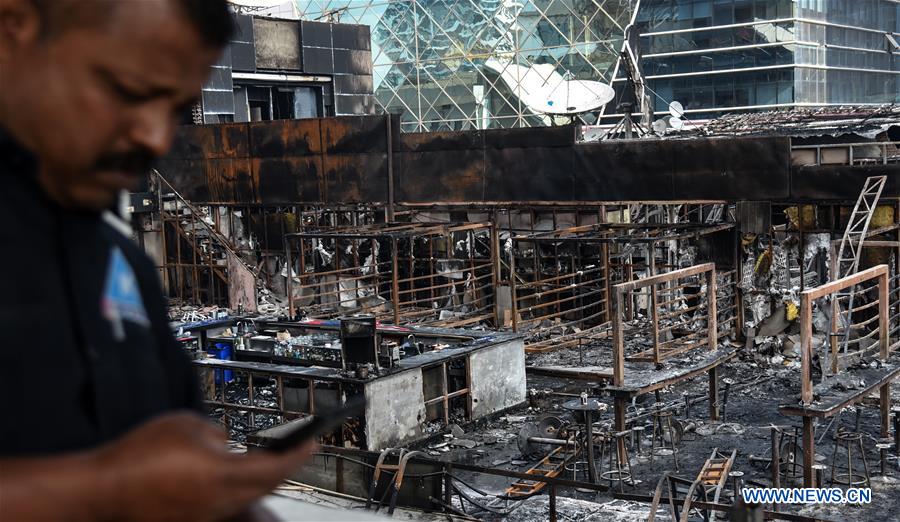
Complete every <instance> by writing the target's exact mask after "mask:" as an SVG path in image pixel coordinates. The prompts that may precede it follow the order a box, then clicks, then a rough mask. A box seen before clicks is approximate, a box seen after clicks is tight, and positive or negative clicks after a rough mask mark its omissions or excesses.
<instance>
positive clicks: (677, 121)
mask: <svg viewBox="0 0 900 522" xmlns="http://www.w3.org/2000/svg"><path fill="white" fill-rule="evenodd" d="M669 126H670V127H672V128H673V129H675V130H681V129H683V128H684V120H682V119H681V118H676V117H675V116H672V117H671V118H669Z"/></svg>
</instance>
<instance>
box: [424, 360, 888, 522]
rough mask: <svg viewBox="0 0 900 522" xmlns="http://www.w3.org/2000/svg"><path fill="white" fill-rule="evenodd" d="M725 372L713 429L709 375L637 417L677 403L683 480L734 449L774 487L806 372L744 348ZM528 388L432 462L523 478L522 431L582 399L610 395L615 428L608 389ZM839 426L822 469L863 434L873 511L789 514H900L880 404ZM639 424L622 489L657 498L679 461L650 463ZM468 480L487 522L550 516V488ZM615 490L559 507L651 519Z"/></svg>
mask: <svg viewBox="0 0 900 522" xmlns="http://www.w3.org/2000/svg"><path fill="white" fill-rule="evenodd" d="M604 351H608V347H607V346H605V345H603V344H598V345H593V346H591V347H590V348H589V349H588V350H586V352H587V353H586V354H584V355H582V354H579V353H577V350H574V349H568V350H560V351H558V352H553V353H549V354H538V355H536V356H534V357H532V359H531V360H532V362H534V361H541V363H542V364H545V363H549V362H553V363H556V364H566V363H567V362H568V363H572V362H575V363H577V362H578V361H579V360H580V358H582V357H585V356H588V357H590V358H591V359H590V360H591V361H593V362H600V363H602V362H603V360H604V359H603V357H602V356H600V355H597V352H604ZM588 354H593V355H588ZM720 374H721V377H722V381H723V382H728V383H729V384H730V388H731V393H730V395H729V397H728V400H727V402H725V403H723V404H720V407H721V410H722V412H721V413H722V418H721V420H720V421H716V422H713V421H710V420H709V419H708V418H706V406H707V403H706V402H705V399H706V394H707V390H706V380H705V379H703V378H700V379H695V380H693V381H688V382H684V383H680V384H678V385H675V386H672V387H669V388H666V389H664V390H662V391H661V393H660V395H659V397H658V398H656V397H654V396H653V395H652V394H650V395H643V396H640V397H639V398H638V399H637V401H635V404H633V405H632V406H630V407H629V416H632V415H634V416H638V417H639V416H641V415H647V413H648V412H650V411H652V410H653V409H655V407H656V400H659V401H660V403H661V404H662V405H664V407H668V406H670V405H677V406H678V407H677V408H676V411H677V413H676V418H677V419H678V421H679V423H680V424H681V426H682V428H683V434H682V436H681V443H680V446H679V451H678V467H679V472H677V473H676V475H677V476H680V477H684V478H686V479H688V480H694V478H695V477H696V476H697V474H698V472H699V471H700V468H701V467H702V466H703V463H704V461H705V460H706V459H707V458H708V457H709V456H710V453H711V452H712V451H713V449H714V448H718V449H719V450H728V451H731V450H732V449H735V450H737V457H736V461H735V463H734V468H733V469H735V470H738V471H741V472H743V473H744V474H745V475H744V477H743V483H744V484H745V485H746V484H758V485H766V484H769V483H770V482H771V480H770V478H771V470H770V469H769V467H768V464H767V463H766V462H762V461H768V460H769V459H770V452H771V429H772V426H782V427H787V426H799V418H796V417H787V416H783V415H781V414H779V413H778V406H779V405H780V404H781V403H783V402H784V401H785V398H788V397H792V396H795V395H797V394H798V392H799V382H800V381H799V369H798V368H797V367H796V365H794V364H791V363H790V362H787V361H786V360H778V359H777V358H774V357H772V356H766V355H763V354H759V353H749V352H746V351H741V352H739V355H738V356H737V357H736V358H734V359H732V360H731V361H729V362H727V363H725V364H723V365H722V366H721V367H720ZM528 384H529V388H530V390H529V401H528V405H527V406H523V407H521V408H517V409H515V410H512V411H508V412H505V413H504V414H502V415H499V416H497V417H495V418H493V419H491V420H490V421H489V422H484V423H478V424H477V425H475V426H466V427H460V426H456V425H454V426H451V428H450V432H449V433H445V434H440V435H438V436H437V438H434V439H432V440H431V441H430V442H428V443H425V444H423V445H421V448H420V449H422V450H423V451H425V452H426V453H428V454H429V455H430V456H431V457H433V458H438V459H441V460H447V461H452V462H461V463H467V464H473V465H477V466H483V467H491V468H500V469H508V470H514V471H518V472H524V471H526V470H528V469H529V468H530V467H532V466H534V465H535V464H536V463H537V461H538V460H539V458H538V457H536V456H529V455H523V454H522V452H521V451H520V448H519V446H518V443H517V439H518V434H519V432H520V431H521V430H522V429H523V427H525V426H526V424H528V423H534V422H537V421H539V420H540V419H542V418H546V417H548V416H565V415H566V414H567V412H566V411H565V410H564V409H563V408H562V404H563V403H564V402H566V401H568V400H571V399H572V398H573V397H576V396H578V395H579V394H580V393H582V392H587V393H589V394H591V395H593V396H600V397H603V398H602V399H601V400H602V401H604V402H605V403H607V404H608V405H609V406H610V410H609V412H610V413H608V414H604V415H602V416H601V418H600V419H599V420H598V421H597V423H596V424H595V428H596V429H599V430H608V429H611V425H612V415H611V411H612V400H611V398H610V397H608V396H604V392H603V389H602V387H599V386H598V385H596V384H595V383H588V382H582V381H576V380H566V379H560V378H555V377H554V378H549V377H542V376H529V378H528ZM859 385H860V383H858V382H853V379H852V378H848V379H840V380H838V381H837V382H835V383H832V384H831V386H833V387H834V389H835V390H843V389H848V388H855V387H858V386H859ZM898 389H900V384H897V383H894V384H893V385H892V390H894V392H895V393H896V391H897V390H898ZM821 391H825V390H821ZM686 401H688V402H690V404H691V405H690V406H689V407H688V408H685V407H684V404H685V402H686ZM835 419H836V420H835V421H834V422H833V423H829V421H828V419H825V420H824V421H823V422H820V423H819V426H818V429H817V432H816V436H817V442H818V445H817V448H816V457H815V459H816V462H817V463H823V464H826V465H827V464H830V463H831V457H832V453H833V452H834V436H835V434H836V433H838V432H839V430H842V429H846V430H855V429H857V427H858V429H859V431H861V432H863V433H864V434H865V439H866V448H867V450H868V453H867V458H868V465H869V468H870V472H871V473H872V488H873V502H872V504H869V505H865V506H856V505H854V506H851V507H849V508H845V509H840V508H834V507H832V508H829V507H824V506H806V507H803V506H781V509H782V510H783V511H786V512H789V513H795V514H800V515H804V516H809V517H816V518H818V519H822V520H842V521H844V520H849V521H865V520H872V519H875V518H877V517H878V516H879V513H883V512H884V510H886V509H896V508H898V507H900V502H898V500H900V499H898V497H897V496H896V495H895V494H894V493H895V492H896V491H897V488H898V487H900V481H898V479H897V478H896V477H897V476H898V475H900V469H898V463H897V461H896V460H893V461H890V462H889V463H888V464H887V471H888V473H889V475H888V476H886V477H882V476H880V475H879V474H878V473H879V472H878V471H877V470H878V468H879V464H880V463H879V461H878V453H877V451H876V450H875V449H874V443H875V440H877V439H879V438H880V436H879V411H878V408H877V405H873V404H872V403H870V402H868V401H865V402H863V403H861V404H858V405H856V406H851V407H848V408H846V409H845V410H844V411H843V412H842V413H841V414H839V415H838V416H836V417H835ZM636 425H637V426H643V427H644V430H645V437H644V439H643V442H642V455H637V454H636V453H637V452H636V450H635V448H633V447H632V448H629V464H630V466H631V470H632V473H633V477H634V479H635V486H634V487H630V486H627V485H626V486H625V487H624V491H625V492H626V493H631V494H637V495H645V496H652V495H653V493H654V489H655V488H656V485H657V482H658V480H659V479H660V477H661V476H662V474H663V473H665V472H674V469H673V468H674V466H673V461H672V459H671V457H659V456H657V457H655V458H654V459H653V462H651V461H650V459H649V457H648V454H649V452H650V447H651V441H650V433H651V430H652V421H651V420H650V418H649V417H644V418H643V419H642V420H639V421H637V423H636ZM757 459H759V460H757ZM607 469H608V462H607V461H605V460H601V462H600V470H601V471H605V470H607ZM562 477H563V478H568V479H573V480H586V477H585V472H584V470H583V467H578V468H577V470H567V471H566V472H565V473H564V475H562ZM461 478H463V479H465V480H467V481H471V483H472V484H474V485H475V486H476V487H477V488H478V489H479V490H481V491H482V492H483V493H484V494H483V495H482V494H478V493H476V492H471V491H470V493H471V494H472V495H474V496H475V497H476V498H477V499H479V500H480V501H483V502H484V503H486V504H487V503H489V502H490V501H491V500H492V499H494V504H491V505H492V506H495V507H497V508H498V509H500V510H501V511H502V512H504V513H507V512H508V514H506V515H505V516H503V517H501V516H499V515H491V514H485V516H484V519H485V520H501V519H502V520H515V521H537V520H546V519H547V518H548V510H549V497H548V495H547V494H546V491H544V492H542V493H541V494H538V495H536V496H533V497H530V498H529V499H527V500H524V501H521V502H515V501H504V502H498V501H496V497H497V496H502V495H503V494H504V492H505V490H506V488H508V487H509V486H510V484H511V482H512V479H505V478H503V477H492V476H485V475H477V474H466V473H461ZM601 483H606V482H603V481H601ZM606 484H608V483H606ZM612 485H613V488H611V490H610V491H607V492H602V493H593V492H586V491H580V490H576V489H572V488H562V487H560V488H558V490H557V500H556V507H557V509H558V510H559V519H560V520H579V519H585V520H597V521H617V520H643V519H646V518H647V515H648V513H649V501H648V502H629V501H626V500H621V499H617V498H615V497H614V495H613V493H614V492H615V491H617V490H618V486H617V485H616V484H612ZM782 485H783V486H796V487H800V486H802V476H799V477H794V478H783V479H782ZM729 495H730V491H729V488H726V490H725V492H724V493H723V496H722V500H721V501H722V502H724V503H730V502H731V500H732V499H731V498H730V497H729ZM658 516H659V518H658V519H660V520H668V519H669V518H668V517H667V516H666V514H665V513H664V512H663V510H660V511H659V513H658Z"/></svg>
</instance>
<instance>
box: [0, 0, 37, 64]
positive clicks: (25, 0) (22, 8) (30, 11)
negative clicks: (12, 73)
mask: <svg viewBox="0 0 900 522" xmlns="http://www.w3.org/2000/svg"><path fill="white" fill-rule="evenodd" d="M40 32H41V16H40V13H39V12H38V10H37V8H36V7H35V6H34V4H33V3H32V2H31V0H0V63H4V62H7V61H9V59H10V58H11V56H12V55H13V54H14V53H16V52H17V51H19V50H21V49H22V48H23V47H27V46H29V45H31V44H33V43H34V42H35V41H37V39H38V38H39V36H40Z"/></svg>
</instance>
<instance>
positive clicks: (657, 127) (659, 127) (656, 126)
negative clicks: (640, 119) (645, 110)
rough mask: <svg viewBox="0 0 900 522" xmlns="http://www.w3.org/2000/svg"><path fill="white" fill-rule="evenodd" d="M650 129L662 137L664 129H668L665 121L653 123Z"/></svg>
mask: <svg viewBox="0 0 900 522" xmlns="http://www.w3.org/2000/svg"><path fill="white" fill-rule="evenodd" d="M652 127H653V132H655V133H657V134H659V135H660V136H662V135H663V134H665V133H666V129H668V128H669V124H668V123H666V120H664V119H660V120H656V121H654V122H653V125H652Z"/></svg>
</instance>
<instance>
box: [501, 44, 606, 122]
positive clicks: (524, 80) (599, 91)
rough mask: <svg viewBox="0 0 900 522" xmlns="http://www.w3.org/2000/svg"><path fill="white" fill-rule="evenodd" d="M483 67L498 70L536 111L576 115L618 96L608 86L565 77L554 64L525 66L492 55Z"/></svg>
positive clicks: (595, 108) (514, 92)
mask: <svg viewBox="0 0 900 522" xmlns="http://www.w3.org/2000/svg"><path fill="white" fill-rule="evenodd" d="M484 66H485V68H487V69H490V70H491V71H493V72H495V73H496V74H497V75H498V76H499V77H500V79H502V80H503V82H504V83H505V84H506V85H507V87H509V88H510V90H511V91H512V92H513V94H514V95H515V96H516V97H517V98H518V99H519V100H521V101H522V103H524V104H525V105H526V106H527V107H528V108H529V109H530V110H531V111H533V112H536V113H542V114H548V115H559V116H573V115H576V114H583V113H585V112H589V111H593V110H597V109H599V108H600V107H602V106H604V105H606V104H607V103H609V102H611V101H612V100H613V99H614V98H615V97H616V93H615V91H614V90H613V88H612V87H610V86H609V85H607V84H605V83H600V82H596V81H592V80H571V79H566V76H563V75H562V74H560V73H559V72H558V71H557V70H556V67H555V66H553V65H551V64H537V65H531V66H529V67H526V66H523V65H517V64H514V63H512V62H510V61H506V60H500V59H497V58H494V57H491V58H488V59H487V60H486V61H485V62H484ZM567 76H569V77H571V75H568V74H567Z"/></svg>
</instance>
